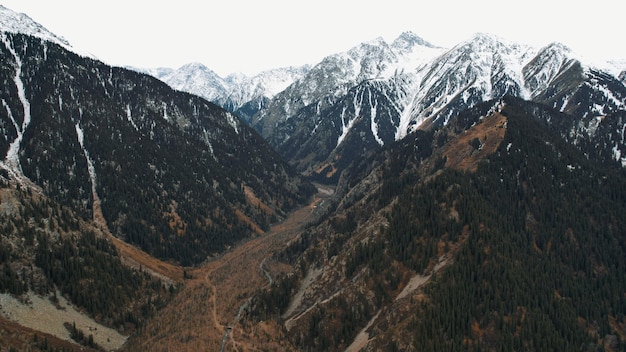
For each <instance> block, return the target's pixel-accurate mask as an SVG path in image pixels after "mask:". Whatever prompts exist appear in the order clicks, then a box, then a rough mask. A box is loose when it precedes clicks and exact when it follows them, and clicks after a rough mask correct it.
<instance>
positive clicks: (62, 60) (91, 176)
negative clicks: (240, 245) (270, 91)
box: [0, 32, 313, 264]
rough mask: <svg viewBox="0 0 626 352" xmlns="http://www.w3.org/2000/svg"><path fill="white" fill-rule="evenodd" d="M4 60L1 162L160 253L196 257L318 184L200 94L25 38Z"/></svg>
mask: <svg viewBox="0 0 626 352" xmlns="http://www.w3.org/2000/svg"><path fill="white" fill-rule="evenodd" d="M0 55H2V57H3V60H2V67H1V69H0V82H2V86H3V87H5V88H4V89H3V90H2V93H1V96H0V98H1V99H2V105H3V109H1V110H0V121H2V138H0V154H2V155H3V156H4V157H3V158H4V160H3V164H2V167H3V168H4V169H6V170H7V171H8V172H9V173H10V175H11V177H12V178H14V179H28V180H32V181H33V182H34V183H36V184H37V185H39V186H41V187H42V189H43V191H44V192H45V193H46V194H49V195H50V196H52V197H53V198H54V199H56V200H58V201H59V202H61V203H63V204H65V205H68V206H71V207H72V208H74V209H76V210H77V211H78V212H79V213H80V214H82V215H83V216H85V217H103V218H104V219H105V220H106V223H107V224H108V226H109V228H110V229H111V231H112V232H113V233H114V234H115V235H116V236H118V237H120V238H122V239H124V240H126V241H128V242H130V243H134V244H137V245H139V246H140V247H141V248H143V249H144V250H146V251H147V252H149V253H151V254H153V255H155V256H157V257H160V258H171V259H175V260H177V261H180V262H181V263H184V264H191V263H197V262H199V261H202V260H204V259H205V258H206V256H207V255H209V254H211V253H214V252H218V251H220V250H222V249H223V248H224V247H225V246H226V245H229V244H232V243H233V242H235V241H237V240H239V239H242V238H245V237H247V236H249V235H250V234H251V233H254V232H260V231H262V230H261V228H264V227H267V226H268V224H269V223H270V222H272V221H276V220H278V219H280V217H281V216H282V215H283V214H284V212H285V211H288V210H289V209H291V208H293V207H294V206H296V204H297V203H298V202H301V201H303V200H304V199H306V198H307V197H308V195H310V194H311V192H312V191H313V187H312V186H310V185H309V184H308V183H306V182H305V181H304V180H302V179H301V178H300V177H299V176H298V175H296V174H295V173H294V172H293V171H291V170H290V168H289V167H288V166H286V165H285V164H284V163H283V161H282V159H281V158H280V157H279V156H278V155H277V154H276V153H275V152H274V151H273V150H272V149H271V148H270V147H269V146H268V145H267V144H266V143H265V142H264V141H263V140H262V139H261V138H260V136H258V135H257V134H256V133H255V132H254V131H252V130H251V129H250V128H248V127H247V126H246V125H245V124H243V123H241V122H240V121H239V120H238V119H237V118H236V117H235V116H234V115H232V114H230V113H228V112H226V111H224V110H222V109H220V108H218V107H217V106H215V105H213V104H210V103H208V102H206V101H205V100H203V99H201V98H198V97H196V96H192V95H189V94H186V93H180V92H176V91H174V90H172V89H171V88H169V87H168V86H166V85H165V84H164V83H162V82H160V81H158V80H156V79H154V78H152V77H149V76H146V75H142V74H139V73H136V72H132V71H128V70H125V69H121V68H113V67H109V66H106V65H104V64H102V63H100V62H98V61H94V60H91V59H88V58H83V57H79V56H78V55H75V54H74V53H72V52H69V51H67V50H65V49H64V48H62V47H60V46H58V45H56V44H54V43H50V42H45V41H42V40H41V39H38V38H33V37H30V36H25V35H21V34H12V33H6V32H3V33H2V42H1V43H0Z"/></svg>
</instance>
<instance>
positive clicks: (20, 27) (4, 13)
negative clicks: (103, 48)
mask: <svg viewBox="0 0 626 352" xmlns="http://www.w3.org/2000/svg"><path fill="white" fill-rule="evenodd" d="M0 32H8V33H19V34H25V35H30V36H32V37H36V38H40V39H41V40H43V41H47V42H51V43H55V44H58V45H60V46H62V47H63V48H65V49H67V50H69V51H71V52H73V53H75V54H78V55H81V56H85V57H90V58H93V55H91V54H89V53H86V52H84V51H82V50H80V49H77V48H75V47H73V46H72V45H71V44H70V43H69V42H68V41H67V40H66V39H65V38H63V37H60V36H58V35H56V34H54V33H52V32H50V31H49V30H47V29H46V28H45V27H43V26H42V25H41V24H39V23H37V22H35V21H34V20H33V19H32V18H30V17H28V15H26V14H23V13H17V12H15V11H13V10H10V9H8V8H6V7H4V6H2V5H0Z"/></svg>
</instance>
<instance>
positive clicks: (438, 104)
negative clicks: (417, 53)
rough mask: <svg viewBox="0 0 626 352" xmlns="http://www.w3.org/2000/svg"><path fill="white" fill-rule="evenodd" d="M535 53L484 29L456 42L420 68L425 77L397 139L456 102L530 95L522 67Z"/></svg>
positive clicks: (421, 74) (400, 127) (399, 128)
mask: <svg viewBox="0 0 626 352" xmlns="http://www.w3.org/2000/svg"><path fill="white" fill-rule="evenodd" d="M534 54H535V51H534V49H532V48H530V47H528V46H524V45H519V44H515V43H510V42H507V41H505V40H503V39H501V38H498V37H496V36H492V35H488V34H484V33H478V34H476V35H475V36H474V37H473V38H471V39H470V40H468V41H466V42H464V43H461V44H459V45H457V46H455V47H454V48H452V49H451V50H449V51H448V52H446V53H444V54H443V55H441V56H439V57H438V58H436V59H435V60H433V61H432V62H431V63H429V64H428V65H426V66H424V67H422V69H420V70H419V72H418V75H419V76H420V77H421V81H420V83H419V87H418V88H417V91H416V94H415V96H414V97H413V101H412V102H411V104H410V105H409V106H407V110H406V111H404V112H403V113H402V117H401V120H400V124H399V127H398V130H397V132H396V139H397V140H399V139H402V138H404V136H406V135H407V134H408V133H411V132H412V131H414V130H415V129H416V128H418V127H419V126H420V125H421V124H422V123H423V122H424V121H426V120H427V119H428V118H430V117H432V116H437V115H438V114H440V113H441V112H442V111H444V109H446V108H447V107H448V106H449V104H451V103H453V102H457V103H458V104H460V105H461V106H462V107H465V108H467V107H470V106H471V105H473V104H475V103H476V102H478V101H485V100H489V99H492V98H496V97H499V96H502V95H504V94H513V95H517V96H522V97H527V96H529V95H530V92H529V91H528V89H527V88H526V86H525V83H524V79H523V74H522V68H523V67H524V66H525V65H526V64H527V63H528V62H529V61H530V60H531V59H532V57H534ZM449 117H450V116H445V117H444V119H447V118H449Z"/></svg>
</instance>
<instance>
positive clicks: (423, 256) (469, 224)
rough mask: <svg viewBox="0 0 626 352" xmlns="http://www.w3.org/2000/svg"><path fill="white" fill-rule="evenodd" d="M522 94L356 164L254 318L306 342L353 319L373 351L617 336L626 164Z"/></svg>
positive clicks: (625, 262) (323, 341)
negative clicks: (571, 140)
mask: <svg viewBox="0 0 626 352" xmlns="http://www.w3.org/2000/svg"><path fill="white" fill-rule="evenodd" d="M500 104H502V105H500ZM529 104H530V105H533V104H532V103H526V102H523V101H520V100H517V99H509V98H507V99H505V100H504V101H503V102H500V103H498V102H489V103H488V104H483V105H479V106H477V107H476V108H474V109H471V110H468V111H466V112H464V113H462V114H461V115H459V116H458V117H456V119H454V120H453V121H451V122H450V125H449V126H448V127H445V128H443V129H441V130H433V131H430V132H426V133H423V134H417V135H415V136H412V138H411V140H410V141H409V140H405V141H402V142H401V143H399V144H397V145H395V146H393V147H392V148H391V150H388V151H387V153H389V154H392V155H399V156H400V155H401V156H402V157H396V158H390V159H387V161H382V163H380V164H379V166H374V167H370V168H369V170H368V171H367V172H361V173H362V174H365V175H367V176H366V177H362V178H361V182H359V183H358V184H356V185H355V187H353V188H350V189H351V191H350V192H347V193H345V194H344V196H343V197H342V200H340V201H339V202H338V203H337V204H338V207H337V209H336V211H335V213H334V215H331V216H330V218H329V220H328V221H326V222H323V223H322V224H320V225H319V226H317V227H313V228H311V229H309V231H307V232H305V233H304V234H303V235H302V237H301V241H300V242H299V243H294V244H292V246H291V247H289V248H288V249H287V250H286V251H285V252H284V253H283V255H282V257H281V258H282V260H285V261H287V262H292V263H294V265H295V268H296V270H295V271H294V272H293V273H292V274H291V275H289V276H286V277H285V278H284V279H283V281H282V282H280V283H277V284H276V285H275V286H274V287H273V288H272V289H270V290H269V291H266V292H264V293H262V294H260V295H259V296H258V297H259V298H258V303H257V305H256V306H255V307H256V309H253V310H252V316H251V319H255V318H254V317H260V318H261V319H268V318H270V317H274V319H278V317H279V316H282V320H279V321H282V322H283V324H285V325H284V326H285V328H286V329H287V330H288V331H289V334H288V336H290V341H291V343H292V344H294V345H295V346H297V347H298V348H299V349H301V350H305V351H309V350H310V351H313V350H319V349H324V350H332V351H342V350H345V349H346V347H348V346H349V345H351V343H352V341H353V340H354V339H355V337H356V336H357V334H358V333H359V332H362V333H363V332H367V336H368V338H367V339H366V340H365V341H366V343H367V346H368V347H367V348H366V349H365V350H394V349H395V350H404V351H406V350H415V351H443V350H445V351H580V350H603V349H604V350H608V351H618V350H624V348H626V344H625V342H626V339H625V337H626V330H625V329H624V328H625V326H626V325H625V323H626V322H625V321H624V313H625V312H626V296H625V292H626V271H625V269H626V248H625V247H626V232H625V231H624V230H623V229H624V228H625V227H624V226H625V225H626V223H625V222H626V219H624V216H623V214H626V175H625V174H624V171H623V170H622V169H621V168H620V167H618V165H617V164H614V165H610V164H605V165H600V164H597V163H595V162H594V161H591V160H589V159H588V158H587V157H585V156H584V155H583V153H582V152H581V151H579V150H578V149H576V148H575V147H573V146H572V145H570V144H568V143H566V142H565V141H563V140H562V139H561V137H559V136H558V134H556V133H553V132H551V131H550V129H549V128H548V125H547V124H546V123H545V120H543V119H542V118H540V117H536V116H533V115H529V114H528V111H529V110H532V109H529V106H530V105H529ZM553 114H555V115H554V116H553V117H554V118H563V117H566V115H559V113H557V112H553ZM425 141H430V142H429V143H428V145H429V147H427V148H424V142H425ZM375 160H381V158H380V156H373V157H372V158H371V159H370V161H375ZM366 169H367V168H365V169H363V170H366ZM363 170H362V171H363ZM373 179H378V180H379V181H382V186H377V184H381V183H380V182H378V183H375V182H372V180H373ZM359 188H360V189H361V192H360V195H357V192H356V191H355V190H356V189H359ZM373 204H377V205H373ZM307 248H308V249H307ZM299 253H301V254H299ZM320 271H321V273H319V272H320ZM313 273H318V274H317V276H315V275H313ZM312 275H313V276H312ZM412 278H413V280H411V279H412ZM416 279H420V280H422V281H421V282H422V283H421V284H420V285H417V286H416V287H415V288H414V289H412V290H409V289H407V287H409V286H410V285H411V282H415V280H416ZM296 293H297V295H296ZM296 296H298V297H305V298H299V300H300V301H299V302H296V301H297V300H296V301H294V300H295V299H296ZM306 297H308V299H307V298H306ZM294 302H296V303H297V304H299V305H300V307H299V308H295V309H294V307H293V305H294ZM366 326H367V330H362V329H364V328H365V327H366Z"/></svg>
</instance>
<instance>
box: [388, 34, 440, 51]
mask: <svg viewBox="0 0 626 352" xmlns="http://www.w3.org/2000/svg"><path fill="white" fill-rule="evenodd" d="M416 45H419V46H425V47H427V48H436V46H435V45H433V44H431V43H430V42H428V41H426V40H425V39H424V38H422V37H420V36H418V35H417V34H415V33H413V32H411V31H406V32H403V33H402V34H400V35H399V36H398V38H396V39H395V40H394V41H393V43H391V47H393V48H396V49H410V48H413V47H415V46H416Z"/></svg>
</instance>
